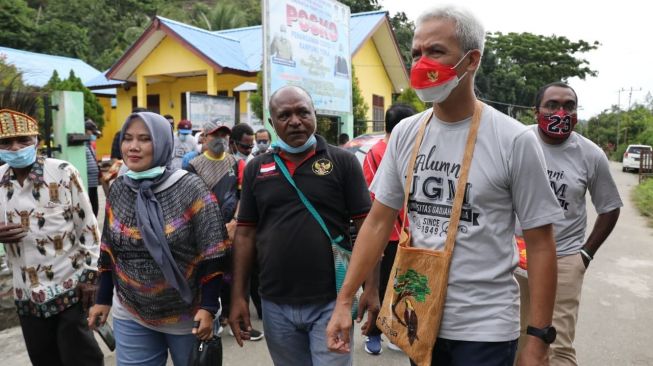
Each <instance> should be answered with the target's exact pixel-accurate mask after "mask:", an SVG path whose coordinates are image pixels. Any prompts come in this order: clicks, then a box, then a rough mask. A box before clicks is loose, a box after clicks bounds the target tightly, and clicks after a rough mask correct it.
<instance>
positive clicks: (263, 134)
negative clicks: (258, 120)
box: [252, 128, 272, 157]
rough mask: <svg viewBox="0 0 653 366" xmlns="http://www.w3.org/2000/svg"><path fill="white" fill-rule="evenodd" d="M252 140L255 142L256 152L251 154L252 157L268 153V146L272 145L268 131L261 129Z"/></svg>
mask: <svg viewBox="0 0 653 366" xmlns="http://www.w3.org/2000/svg"><path fill="white" fill-rule="evenodd" d="M254 138H255V141H256V148H255V149H256V150H255V151H254V152H253V153H252V155H254V157H256V156H259V155H261V154H265V153H266V152H268V151H270V144H271V143H272V136H271V135H270V131H268V130H267V129H265V128H261V129H260V130H258V131H256V134H254Z"/></svg>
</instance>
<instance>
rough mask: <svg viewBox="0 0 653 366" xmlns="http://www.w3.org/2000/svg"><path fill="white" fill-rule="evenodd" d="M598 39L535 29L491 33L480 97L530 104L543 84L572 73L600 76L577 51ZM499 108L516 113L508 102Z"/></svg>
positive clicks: (478, 78) (586, 49)
mask: <svg viewBox="0 0 653 366" xmlns="http://www.w3.org/2000/svg"><path fill="white" fill-rule="evenodd" d="M598 46H599V43H598V42H594V43H588V42H586V41H583V40H579V41H576V42H572V41H570V40H569V39H567V38H566V37H561V36H555V35H552V36H542V35H535V34H531V33H508V34H505V35H504V34H502V33H500V32H496V33H488V35H487V37H486V43H485V51H484V52H483V62H482V63H481V68H480V70H479V72H478V73H477V75H476V87H477V88H478V94H479V97H481V98H485V99H488V100H491V101H499V102H503V103H507V104H512V105H517V106H525V107H530V106H532V105H533V101H534V99H535V94H536V93H537V91H538V90H539V88H540V87H542V86H543V85H546V84H548V83H551V82H554V81H567V80H568V79H569V78H571V77H578V78H580V79H583V80H584V79H585V78H586V77H588V76H596V75H597V73H596V71H594V70H592V69H591V68H590V67H589V62H588V61H587V60H585V59H582V58H578V57H577V56H576V55H578V54H582V53H586V52H589V51H592V50H595V49H597V48H598ZM495 107H496V108H497V109H499V110H501V111H502V112H504V113H508V114H510V115H511V116H513V117H515V116H516V115H517V110H516V109H514V108H510V106H508V105H496V106H495Z"/></svg>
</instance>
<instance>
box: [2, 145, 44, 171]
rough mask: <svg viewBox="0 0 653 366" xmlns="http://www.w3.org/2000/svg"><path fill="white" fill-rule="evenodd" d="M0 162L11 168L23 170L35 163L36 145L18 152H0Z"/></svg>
mask: <svg viewBox="0 0 653 366" xmlns="http://www.w3.org/2000/svg"><path fill="white" fill-rule="evenodd" d="M0 160H2V161H4V162H5V163H7V164H8V165H9V166H10V167H12V168H25V167H28V166H30V165H32V164H34V162H35V161H36V144H34V145H30V146H27V147H24V148H22V149H20V150H18V151H11V150H0Z"/></svg>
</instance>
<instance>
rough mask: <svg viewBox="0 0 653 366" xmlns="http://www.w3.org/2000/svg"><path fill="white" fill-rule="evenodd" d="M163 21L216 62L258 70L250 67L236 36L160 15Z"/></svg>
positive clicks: (232, 67)
mask: <svg viewBox="0 0 653 366" xmlns="http://www.w3.org/2000/svg"><path fill="white" fill-rule="evenodd" d="M158 18H159V19H160V20H161V23H162V24H164V25H166V26H167V27H168V28H170V29H171V30H172V31H173V32H175V33H177V35H178V36H179V37H181V38H182V39H183V40H184V41H186V42H188V44H190V45H191V46H193V47H194V48H195V49H196V50H198V51H199V52H201V53H202V54H204V56H206V57H208V58H209V59H210V60H212V61H213V62H215V63H216V64H218V65H220V66H222V67H226V68H229V69H235V70H242V71H257V70H258V69H255V70H254V69H252V68H250V65H249V64H248V63H247V62H246V58H245V56H244V54H243V51H242V49H241V47H240V45H241V43H240V42H239V41H238V40H237V39H234V38H228V37H225V36H223V35H220V34H216V33H213V32H209V31H207V30H204V29H201V28H197V27H193V26H190V25H188V24H184V23H180V22H176V21H174V20H170V19H166V18H163V17H158Z"/></svg>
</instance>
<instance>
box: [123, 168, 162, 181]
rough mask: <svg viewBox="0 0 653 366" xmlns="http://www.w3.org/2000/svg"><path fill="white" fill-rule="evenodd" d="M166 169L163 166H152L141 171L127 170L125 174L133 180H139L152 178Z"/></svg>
mask: <svg viewBox="0 0 653 366" xmlns="http://www.w3.org/2000/svg"><path fill="white" fill-rule="evenodd" d="M165 171H166V167H164V166H155V167H154V168H150V169H148V170H143V171H142V172H134V171H131V170H128V171H127V173H125V175H126V176H128V177H129V178H131V179H133V180H141V179H154V178H156V177H158V176H159V175H161V174H163V172H165Z"/></svg>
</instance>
